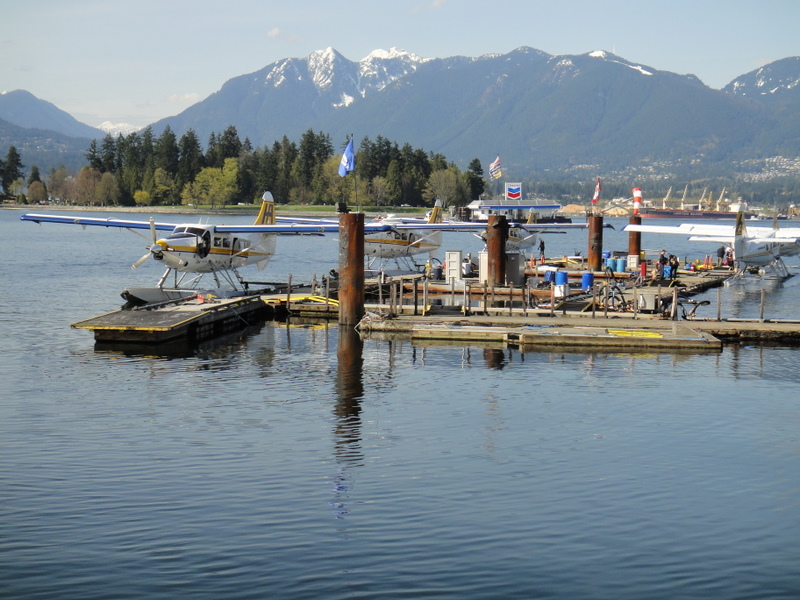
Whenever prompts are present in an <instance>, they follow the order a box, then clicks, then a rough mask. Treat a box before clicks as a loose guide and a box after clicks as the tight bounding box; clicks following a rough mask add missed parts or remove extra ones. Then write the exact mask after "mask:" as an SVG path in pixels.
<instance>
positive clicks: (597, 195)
mask: <svg viewBox="0 0 800 600" xmlns="http://www.w3.org/2000/svg"><path fill="white" fill-rule="evenodd" d="M602 189H603V188H602V186H601V185H600V178H599V177H598V178H597V185H595V186H594V196H592V204H597V200H598V198H600V190H602Z"/></svg>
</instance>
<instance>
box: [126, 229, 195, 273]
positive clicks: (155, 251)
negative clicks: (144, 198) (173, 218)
mask: <svg viewBox="0 0 800 600" xmlns="http://www.w3.org/2000/svg"><path fill="white" fill-rule="evenodd" d="M150 239H151V241H152V244H151V246H150V248H149V250H148V252H147V254H145V255H144V256H142V257H141V258H140V259H138V260H137V261H136V262H135V263H133V264H132V265H131V269H136V268H138V267H140V266H142V264H144V262H145V261H146V260H147V259H148V258H150V257H151V256H152V257H153V258H154V259H156V260H163V261H164V262H165V263H166V264H167V266H168V267H171V268H173V269H174V268H177V267H185V266H186V265H187V264H188V263H187V262H186V261H184V260H181V259H180V258H175V257H174V256H172V255H171V254H170V253H169V252H166V248H165V247H163V246H162V245H161V244H159V243H158V236H157V234H156V221H155V219H154V218H153V217H150Z"/></svg>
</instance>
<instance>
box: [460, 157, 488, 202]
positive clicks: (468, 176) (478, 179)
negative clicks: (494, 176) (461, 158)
mask: <svg viewBox="0 0 800 600" xmlns="http://www.w3.org/2000/svg"><path fill="white" fill-rule="evenodd" d="M464 178H465V180H466V184H467V190H468V193H469V198H468V200H477V199H479V198H480V197H481V194H483V192H484V191H485V190H486V180H485V179H484V178H483V167H482V166H481V161H480V160H479V159H477V158H473V159H472V161H470V163H469V166H468V167H467V170H466V171H465V172H464Z"/></svg>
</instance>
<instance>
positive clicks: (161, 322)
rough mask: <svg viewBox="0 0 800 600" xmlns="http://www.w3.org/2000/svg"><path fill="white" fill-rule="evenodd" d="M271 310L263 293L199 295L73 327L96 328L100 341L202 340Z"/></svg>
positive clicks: (249, 322) (257, 319) (254, 320)
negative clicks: (238, 296) (215, 296)
mask: <svg viewBox="0 0 800 600" xmlns="http://www.w3.org/2000/svg"><path fill="white" fill-rule="evenodd" d="M268 310H269V309H268V307H267V305H266V304H265V303H264V302H263V301H262V300H261V298H260V297H259V296H245V297H242V298H232V299H216V298H207V297H204V296H202V295H199V296H194V297H192V298H189V299H181V300H172V301H168V302H162V303H159V304H149V305H146V306H143V307H139V308H135V309H132V310H117V311H114V312H110V313H106V314H104V315H100V316H98V317H93V318H91V319H87V320H85V321H80V322H78V323H73V324H72V327H73V328H75V329H89V330H91V331H93V332H94V339H95V340H96V341H98V342H131V343H141V344H158V343H162V342H168V341H174V340H176V339H183V340H188V341H202V340H206V339H210V338H213V337H217V336H220V335H224V334H226V333H230V332H232V331H236V330H238V329H242V328H244V327H247V326H249V325H254V324H256V323H259V322H263V321H264V319H265V318H266V317H267V316H268Z"/></svg>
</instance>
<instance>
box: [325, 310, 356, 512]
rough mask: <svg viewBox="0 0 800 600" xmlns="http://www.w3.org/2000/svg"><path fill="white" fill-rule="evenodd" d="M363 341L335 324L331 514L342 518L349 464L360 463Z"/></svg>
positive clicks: (350, 474) (342, 326) (350, 330)
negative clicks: (334, 465)
mask: <svg viewBox="0 0 800 600" xmlns="http://www.w3.org/2000/svg"><path fill="white" fill-rule="evenodd" d="M363 350H364V342H363V340H362V339H361V336H360V335H359V334H358V332H357V331H356V330H355V328H354V327H352V326H349V325H340V326H339V344H338V346H337V349H336V358H337V369H336V406H335V407H334V416H335V424H334V430H333V434H334V456H335V459H336V464H337V469H338V471H337V474H336V477H335V479H334V484H333V495H334V499H333V500H332V501H331V502H330V507H331V509H332V512H333V515H334V516H335V517H336V518H337V519H342V518H344V516H345V515H346V514H347V513H348V512H349V511H348V509H347V505H346V502H345V500H346V499H347V494H348V492H349V489H350V487H351V486H352V473H351V469H352V468H353V467H361V466H363V465H364V453H363V451H362V440H361V399H362V398H363V396H364V381H363V368H364V356H363Z"/></svg>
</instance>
